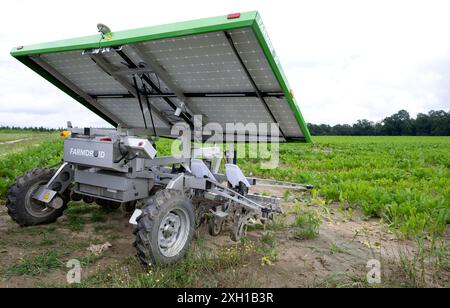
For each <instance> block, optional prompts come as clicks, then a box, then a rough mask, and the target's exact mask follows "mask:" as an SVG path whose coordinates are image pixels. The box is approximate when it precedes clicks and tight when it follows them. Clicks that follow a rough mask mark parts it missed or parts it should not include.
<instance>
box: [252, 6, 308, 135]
mask: <svg viewBox="0 0 450 308" xmlns="http://www.w3.org/2000/svg"><path fill="white" fill-rule="evenodd" d="M252 29H253V31H254V32H255V35H256V38H257V40H258V42H259V44H260V46H261V48H262V50H263V52H264V54H265V56H266V58H267V60H268V61H269V64H270V66H271V68H272V71H273V73H274V74H275V76H276V78H277V80H278V82H279V83H280V86H281V88H282V90H283V93H284V95H285V97H286V100H287V101H288V103H289V106H290V107H291V110H292V112H293V113H294V116H295V119H296V120H297V123H298V125H299V126H300V129H301V130H302V133H303V136H304V138H305V141H306V142H307V143H313V139H312V137H311V133H310V132H309V129H308V126H307V124H306V122H305V120H304V118H303V115H302V113H301V111H300V107H299V106H298V104H297V102H296V100H295V98H294V97H293V96H292V93H291V88H290V86H289V83H288V81H287V78H286V76H285V74H284V72H283V69H282V67H281V63H280V61H279V60H278V57H277V55H276V53H275V50H274V48H273V47H271V46H272V44H271V42H270V38H269V37H268V35H267V34H266V33H267V32H266V28H265V26H264V24H263V22H262V19H261V16H260V15H259V13H257V16H256V19H255V22H254V23H253V25H252Z"/></svg>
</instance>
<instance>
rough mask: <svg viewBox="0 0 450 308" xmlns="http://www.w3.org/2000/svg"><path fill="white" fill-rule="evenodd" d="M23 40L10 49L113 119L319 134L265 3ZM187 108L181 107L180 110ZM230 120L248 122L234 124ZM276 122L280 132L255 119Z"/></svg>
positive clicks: (132, 124)
mask: <svg viewBox="0 0 450 308" xmlns="http://www.w3.org/2000/svg"><path fill="white" fill-rule="evenodd" d="M234 17H237V18H233V19H230V18H229V16H221V17H214V18H208V19H202V20H196V21H189V22H182V23H176V24H170V25H164V26H157V27H150V28H142V29H136V30H128V31H121V32H112V33H110V34H109V35H102V34H99V35H96V36H89V37H83V38H77V39H70V40H65V41H57V42H53V43H46V44H38V45H32V46H21V47H17V48H14V49H13V51H12V52H11V54H12V55H13V56H14V57H16V58H17V59H18V60H20V61H21V62H23V63H24V64H25V65H27V66H29V67H30V68H32V69H33V70H35V71H36V72H37V73H39V74H40V75H42V76H43V77H44V78H46V79H48V80H49V81H50V82H52V83H53V84H54V85H56V86H57V87H59V88H60V89H62V90H63V91H65V92H66V93H68V94H69V95H70V96H72V97H73V98H75V99H76V100H78V101H79V102H80V103H82V104H83V105H85V106H86V107H88V108H89V109H91V110H92V111H94V112H95V113H97V114H98V115H100V116H101V117H102V118H104V119H105V120H107V121H108V122H109V123H111V124H112V125H115V126H117V125H121V126H122V127H129V128H139V129H142V128H149V126H151V118H152V117H151V116H153V121H154V122H153V124H154V125H155V127H156V129H157V132H159V134H160V135H164V136H168V137H176V136H175V135H173V134H172V133H171V127H172V126H173V125H174V124H175V123H176V122H179V121H183V122H186V123H187V124H188V125H191V126H192V125H193V123H194V115H201V116H202V121H203V122H202V124H203V125H208V124H211V123H218V124H220V125H221V126H222V127H223V131H224V133H226V134H227V135H230V134H234V135H248V136H250V137H252V138H249V140H250V139H252V140H255V137H258V136H262V137H268V136H271V137H273V136H274V135H276V136H278V138H279V139H280V140H281V141H288V140H303V141H307V142H309V141H311V137H310V134H309V131H308V129H307V127H306V124H305V122H304V120H303V117H302V115H301V113H300V109H299V107H298V105H297V103H296V101H295V99H294V97H293V96H292V94H291V93H292V91H291V89H290V88H289V85H288V83H287V80H286V78H285V76H284V74H283V71H282V69H281V66H280V64H279V61H278V59H277V57H276V55H275V52H274V50H273V48H272V46H271V43H270V40H269V38H268V36H267V34H266V30H265V28H264V26H263V24H262V21H261V18H260V16H259V14H258V13H257V12H249V13H243V14H240V15H236V16H234ZM178 113H179V115H178ZM227 123H232V124H238V123H239V124H244V128H243V129H239V130H238V131H234V132H232V131H229V129H228V127H227V125H226V124H227ZM251 123H253V124H257V125H259V124H268V125H271V124H276V125H278V127H279V129H278V130H277V131H276V132H275V133H274V132H273V131H272V132H266V131H261V130H259V129H256V130H255V129H253V128H250V126H249V127H247V129H246V128H245V125H247V124H251Z"/></svg>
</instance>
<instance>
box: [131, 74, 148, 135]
mask: <svg viewBox="0 0 450 308" xmlns="http://www.w3.org/2000/svg"><path fill="white" fill-rule="evenodd" d="M133 82H134V88H135V89H136V95H137V99H138V101H139V107H140V108H141V113H142V118H143V119H144V126H145V129H147V121H146V120H145V114H144V108H143V107H142V100H141V93H140V92H139V88H138V85H137V81H136V76H135V75H133Z"/></svg>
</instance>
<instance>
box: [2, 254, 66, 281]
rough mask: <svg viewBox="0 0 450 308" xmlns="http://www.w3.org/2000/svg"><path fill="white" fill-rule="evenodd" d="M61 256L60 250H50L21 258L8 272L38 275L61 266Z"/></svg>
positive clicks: (10, 273)
mask: <svg viewBox="0 0 450 308" xmlns="http://www.w3.org/2000/svg"><path fill="white" fill-rule="evenodd" d="M59 258H60V253H59V252H57V251H54V250H49V251H46V252H44V253H42V254H39V255H37V256H34V257H32V258H28V259H22V260H20V261H19V262H18V263H16V264H14V265H12V266H11V267H9V268H8V270H7V273H8V274H9V275H15V276H22V275H30V276H37V275H40V274H42V273H45V272H48V271H50V270H52V269H57V268H60V267H61V266H62V262H61V261H60V259H59Z"/></svg>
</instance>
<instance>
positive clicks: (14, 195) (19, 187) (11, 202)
mask: <svg viewBox="0 0 450 308" xmlns="http://www.w3.org/2000/svg"><path fill="white" fill-rule="evenodd" d="M55 172H56V171H55V170H54V169H50V168H36V169H32V170H30V171H28V172H26V173H25V174H24V175H22V176H20V177H18V178H16V181H15V182H14V183H13V184H12V185H11V186H10V187H9V190H8V193H7V195H6V207H7V208H8V214H9V216H11V218H12V219H13V220H14V221H15V222H16V223H18V224H19V225H20V226H22V227H27V226H35V225H42V224H49V223H52V222H55V221H56V220H57V219H58V218H59V217H60V216H61V215H62V214H63V212H64V210H65V209H66V208H67V203H68V201H69V195H68V194H64V196H62V198H63V201H64V203H63V206H62V207H61V208H59V209H52V210H50V211H49V213H48V215H43V216H41V217H37V216H34V215H32V214H31V213H30V212H29V211H28V210H27V209H26V205H25V202H26V200H25V198H26V196H27V193H28V192H29V190H30V189H32V188H33V186H35V185H36V184H37V183H39V182H42V183H43V184H45V183H47V182H48V181H50V179H51V178H52V177H53V175H54V174H55Z"/></svg>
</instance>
